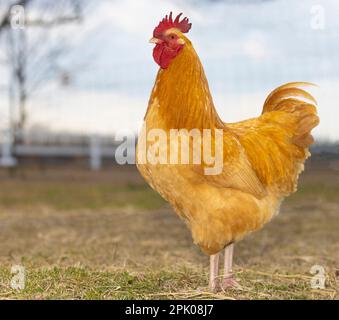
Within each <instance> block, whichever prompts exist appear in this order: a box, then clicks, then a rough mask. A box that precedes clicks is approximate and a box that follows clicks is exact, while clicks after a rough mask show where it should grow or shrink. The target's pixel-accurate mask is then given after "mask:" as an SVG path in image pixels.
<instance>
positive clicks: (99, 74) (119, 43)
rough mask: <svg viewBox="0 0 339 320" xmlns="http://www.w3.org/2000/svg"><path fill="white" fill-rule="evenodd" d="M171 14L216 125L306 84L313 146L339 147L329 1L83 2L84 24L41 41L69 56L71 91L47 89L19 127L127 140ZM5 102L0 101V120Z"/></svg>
mask: <svg viewBox="0 0 339 320" xmlns="http://www.w3.org/2000/svg"><path fill="white" fill-rule="evenodd" d="M170 11H173V13H174V14H177V13H179V12H183V13H184V15H185V16H187V17H189V19H190V22H192V29H191V31H190V32H189V34H188V35H187V36H188V37H189V38H190V39H191V41H192V43H193V45H194V47H195V49H196V51H197V52H198V55H199V56H200V58H201V60H202V63H203V65H204V68H205V71H206V75H207V78H208V81H209V84H210V88H211V92H212V96H213V98H214V102H215V105H216V108H217V111H218V112H219V114H220V116H221V118H222V119H223V120H224V121H225V122H233V121H240V120H244V119H246V118H250V117H255V116H257V115H259V114H260V112H261V109H262V105H263V102H264V100H265V98H266V96H267V95H268V94H269V93H270V91H272V90H273V89H274V88H275V87H277V86H279V85H281V84H283V83H286V82H291V81H309V82H313V83H316V84H317V85H318V86H319V87H317V88H315V89H312V93H313V94H314V96H315V97H316V98H317V100H318V102H319V107H318V110H319V115H320V118H321V124H320V125H319V127H318V128H316V129H315V131H314V132H315V136H316V137H317V138H318V139H326V140H331V141H336V140H339V126H338V125H337V121H338V120H339V106H338V107H337V104H338V101H339V41H338V40H339V19H338V18H337V17H338V14H339V1H337V0H318V1H313V0H298V1H295V0H267V1H264V0H262V1H259V0H253V1H251V0H239V1H231V0H229V1H216V0H215V1H204V0H186V1H179V0H172V1H168V0H162V1H154V0H124V1H122V0H120V1H114V0H111V1H110V0H99V1H92V3H91V4H90V5H89V7H88V8H87V10H86V15H85V19H84V21H83V23H81V24H79V25H75V26H69V27H64V28H62V29H61V30H57V31H51V34H50V35H49V39H53V37H54V38H55V39H56V41H63V42H64V43H65V44H67V46H68V50H69V52H68V54H67V56H66V57H65V58H64V59H63V61H62V65H63V68H64V69H65V70H71V71H72V77H71V82H70V85H69V86H67V87H65V86H61V85H60V81H59V79H57V80H55V79H49V80H48V81H46V83H45V84H44V86H43V87H42V88H40V90H38V91H37V92H36V93H34V95H32V97H31V98H30V100H29V104H28V112H29V118H28V125H29V126H30V127H33V128H34V127H35V128H37V127H46V128H48V129H50V130H53V131H59V130H65V131H70V132H79V133H85V134H92V133H98V134H114V133H124V132H126V133H128V132H136V131H137V130H138V128H139V126H140V124H141V121H142V118H143V115H144V113H145V111H146V108H147V102H148V98H149V95H150V92H151V89H152V86H153V83H154V80H155V76H156V72H157V69H158V66H157V65H156V64H155V62H154V61H153V59H152V45H151V44H149V43H148V40H149V38H150V37H151V36H152V32H153V29H154V27H155V26H156V25H157V24H158V22H159V20H161V19H162V18H163V17H164V15H165V14H167V13H169V12H170ZM30 32H31V38H33V39H34V32H35V31H30ZM37 68H38V67H37ZM0 71H2V72H4V73H5V70H4V69H3V67H0ZM33 72H36V70H35V69H33ZM7 100H8V99H7V96H6V91H5V90H2V91H0V115H1V117H2V119H6V112H7V110H8V105H7ZM1 123H5V121H3V120H2V122H1V121H0V125H1Z"/></svg>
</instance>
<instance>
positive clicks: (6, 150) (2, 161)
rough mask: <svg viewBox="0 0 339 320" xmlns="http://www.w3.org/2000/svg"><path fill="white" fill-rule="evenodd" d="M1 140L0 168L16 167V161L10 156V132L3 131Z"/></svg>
mask: <svg viewBox="0 0 339 320" xmlns="http://www.w3.org/2000/svg"><path fill="white" fill-rule="evenodd" d="M2 134H3V136H2V139H1V157H0V166H1V167H14V166H16V165H17V159H16V158H14V157H13V155H12V147H13V137H12V134H11V131H10V130H6V131H3V133H2Z"/></svg>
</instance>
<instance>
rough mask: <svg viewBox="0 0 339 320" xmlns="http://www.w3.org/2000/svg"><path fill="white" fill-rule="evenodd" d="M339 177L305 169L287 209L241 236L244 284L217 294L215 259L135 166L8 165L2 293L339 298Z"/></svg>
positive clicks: (1, 208) (1, 216) (2, 178)
mask: <svg viewBox="0 0 339 320" xmlns="http://www.w3.org/2000/svg"><path fill="white" fill-rule="evenodd" d="M338 176H339V172H338V171H336V168H334V167H333V168H331V167H330V168H329V167H327V166H317V165H314V166H312V168H307V170H306V172H305V173H304V174H303V176H302V179H301V182H300V188H299V192H298V193H296V194H295V195H293V196H292V197H290V198H289V199H288V200H287V201H286V202H285V203H284V205H283V206H282V210H281V213H280V214H279V216H277V217H276V218H275V219H274V220H273V221H272V222H271V223H270V224H268V225H267V226H266V227H265V228H264V229H262V230H261V231H259V232H256V233H253V234H251V235H250V236H248V237H247V238H246V239H245V240H244V241H242V242H240V243H238V244H236V247H235V266H234V271H235V272H236V277H237V279H238V281H239V283H240V284H241V288H240V289H234V290H230V291H227V292H225V293H219V294H212V293H209V292H208V288H207V285H208V257H207V256H205V255H204V254H202V253H201V252H200V250H199V248H197V247H196V246H195V245H194V244H193V243H192V241H191V236H190V233H189V231H188V230H187V229H186V226H185V224H184V223H183V222H182V221H180V220H179V218H178V217H177V216H176V215H175V214H174V212H173V211H172V210H171V208H170V207H169V206H168V205H167V204H166V203H165V202H164V201H163V200H162V199H161V198H160V197H159V196H158V195H157V194H155V193H154V192H153V191H152V190H151V189H150V188H149V187H148V186H146V185H145V184H144V182H143V180H142V179H141V177H140V176H139V175H138V173H137V171H136V170H135V168H134V167H118V166H116V167H112V168H109V169H105V170H104V171H102V172H99V173H91V172H88V171H85V170H76V169H68V170H66V169H55V168H54V169H44V170H41V169H39V170H38V169H20V170H18V171H17V172H16V173H14V174H13V173H12V174H11V175H10V174H9V173H8V172H5V171H1V172H0V299H12V298H19V299H26V298H27V299H54V298H55V299H117V298H118V299H128V298H131V299H155V298H156V299H163V298H164V299H165V298H170V299H186V298H194V299H201V298H207V299H338V298H339V294H338V283H339V232H338V230H339V178H338ZM13 265H21V266H23V267H24V268H25V272H26V286H25V289H24V290H14V289H12V288H11V285H10V281H11V278H12V276H13V274H11V267H12V266H13ZM314 265H320V266H322V267H323V268H324V269H325V276H326V283H325V288H324V289H315V288H313V289H312V287H311V281H312V278H313V277H314V275H312V274H311V268H312V266H314Z"/></svg>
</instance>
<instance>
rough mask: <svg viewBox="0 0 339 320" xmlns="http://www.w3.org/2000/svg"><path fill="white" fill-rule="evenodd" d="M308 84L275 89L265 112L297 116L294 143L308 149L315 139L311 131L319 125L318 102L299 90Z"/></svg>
mask: <svg viewBox="0 0 339 320" xmlns="http://www.w3.org/2000/svg"><path fill="white" fill-rule="evenodd" d="M310 85H312V86H313V84H312V83H308V82H291V83H287V84H285V85H282V86H280V87H278V88H277V89H275V90H274V91H273V92H272V93H271V94H270V95H269V96H268V97H267V99H266V101H265V103H264V107H263V112H262V113H266V112H274V111H284V112H288V113H291V114H293V115H294V116H295V118H296V121H297V126H296V128H295V130H294V134H293V137H292V142H293V143H294V144H295V145H297V146H298V147H301V148H308V147H309V146H310V145H311V144H312V143H313V142H314V139H313V137H312V135H311V130H312V129H313V128H314V127H316V126H317V125H318V124H319V117H318V116H317V108H316V106H317V101H316V100H315V99H314V97H313V96H312V95H311V94H309V93H308V92H306V91H305V90H302V89H300V88H298V87H299V86H310Z"/></svg>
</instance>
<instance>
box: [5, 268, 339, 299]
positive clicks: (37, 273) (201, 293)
mask: <svg viewBox="0 0 339 320" xmlns="http://www.w3.org/2000/svg"><path fill="white" fill-rule="evenodd" d="M236 271H237V272H238V276H237V278H238V280H239V282H240V283H241V285H242V287H241V288H240V289H234V290H230V291H228V292H227V293H218V294H215V293H210V292H208V288H207V274H206V273H205V271H204V270H195V269H189V268H182V269H177V270H172V271H170V270H167V271H164V270H159V271H150V270H148V271H147V272H145V273H140V272H139V273H136V272H129V271H126V270H125V271H122V270H117V271H95V270H91V269H88V268H83V267H68V268H58V267H53V268H39V269H29V268H28V271H27V273H26V286H25V288H24V290H14V289H11V287H10V285H9V284H10V278H11V274H10V272H9V270H8V269H6V268H3V267H2V268H0V285H1V288H2V290H1V293H0V298H1V299H188V298H190V299H202V298H203V299H272V298H273V299H335V298H336V292H335V288H334V281H335V280H334V279H333V276H332V275H331V276H330V277H328V278H327V288H326V289H325V290H317V289H312V288H311V287H310V284H309V283H310V275H289V274H278V273H275V272H273V273H271V274H263V273H260V272H255V271H252V270H241V269H239V270H236Z"/></svg>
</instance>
